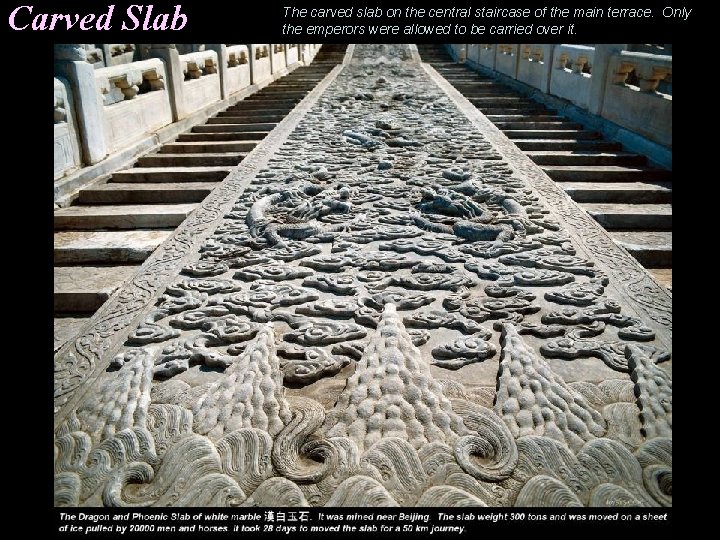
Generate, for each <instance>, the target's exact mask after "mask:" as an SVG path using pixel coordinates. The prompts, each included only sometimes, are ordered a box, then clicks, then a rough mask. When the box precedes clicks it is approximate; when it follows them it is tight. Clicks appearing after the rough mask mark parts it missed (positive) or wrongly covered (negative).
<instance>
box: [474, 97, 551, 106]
mask: <svg viewBox="0 0 720 540" xmlns="http://www.w3.org/2000/svg"><path fill="white" fill-rule="evenodd" d="M468 99H469V101H470V103H472V104H473V105H482V106H484V107H497V106H499V105H512V106H514V107H517V106H520V105H522V106H527V105H538V103H537V102H535V101H532V100H531V99H528V98H526V97H522V96H497V97H475V98H468Z"/></svg>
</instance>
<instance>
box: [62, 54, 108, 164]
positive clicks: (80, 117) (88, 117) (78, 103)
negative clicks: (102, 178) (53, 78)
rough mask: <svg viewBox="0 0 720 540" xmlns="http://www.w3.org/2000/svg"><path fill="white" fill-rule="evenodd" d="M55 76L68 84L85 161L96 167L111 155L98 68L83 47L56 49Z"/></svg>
mask: <svg viewBox="0 0 720 540" xmlns="http://www.w3.org/2000/svg"><path fill="white" fill-rule="evenodd" d="M55 74H56V75H60V76H62V77H64V78H65V79H67V80H68V82H69V83H70V88H71V90H72V94H73V97H74V99H75V112H76V117H77V121H78V125H79V127H80V141H81V146H82V155H83V161H84V162H85V164H87V165H92V164H94V163H97V162H98V161H101V160H102V159H104V158H105V156H106V155H107V146H106V144H105V124H104V122H103V114H102V107H103V104H102V101H101V98H100V94H99V92H98V90H97V87H96V86H95V68H93V66H92V64H89V63H88V62H87V53H86V51H85V48H84V46H83V45H78V44H70V45H55Z"/></svg>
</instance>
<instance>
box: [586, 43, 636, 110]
mask: <svg viewBox="0 0 720 540" xmlns="http://www.w3.org/2000/svg"><path fill="white" fill-rule="evenodd" d="M627 48H628V45H627V44H624V45H619V44H618V45H607V44H600V43H598V44H596V45H595V58H594V61H595V63H594V64H593V66H592V78H591V83H590V100H589V104H588V111H590V112H591V113H592V114H600V112H601V111H602V106H603V100H604V99H605V84H606V79H607V70H608V65H609V64H610V58H611V57H612V55H613V54H616V53H618V52H620V51H622V50H625V49H627Z"/></svg>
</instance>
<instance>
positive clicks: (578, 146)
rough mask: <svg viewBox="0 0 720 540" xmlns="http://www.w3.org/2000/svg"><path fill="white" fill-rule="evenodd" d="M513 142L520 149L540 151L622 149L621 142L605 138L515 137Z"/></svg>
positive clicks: (608, 150)
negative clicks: (605, 139)
mask: <svg viewBox="0 0 720 540" xmlns="http://www.w3.org/2000/svg"><path fill="white" fill-rule="evenodd" d="M513 143H515V146H517V147H518V148H519V149H520V150H524V151H539V150H552V151H555V152H558V151H564V150H567V151H584V150H593V151H598V152H600V151H602V152H612V151H616V150H622V145H621V144H620V143H616V142H611V141H604V140H593V139H588V140H577V139H513Z"/></svg>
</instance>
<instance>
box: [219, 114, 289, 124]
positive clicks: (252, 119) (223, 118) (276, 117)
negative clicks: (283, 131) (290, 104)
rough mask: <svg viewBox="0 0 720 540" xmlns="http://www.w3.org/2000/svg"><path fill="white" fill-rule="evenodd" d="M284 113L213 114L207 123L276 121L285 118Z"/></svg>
mask: <svg viewBox="0 0 720 540" xmlns="http://www.w3.org/2000/svg"><path fill="white" fill-rule="evenodd" d="M285 116H287V115H285V114H264V115H257V116H246V115H245V114H244V113H236V115H235V116H215V117H213V118H208V120H207V123H208V124H259V123H268V122H272V123H278V122H280V120H282V119H283V118H285Z"/></svg>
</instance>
